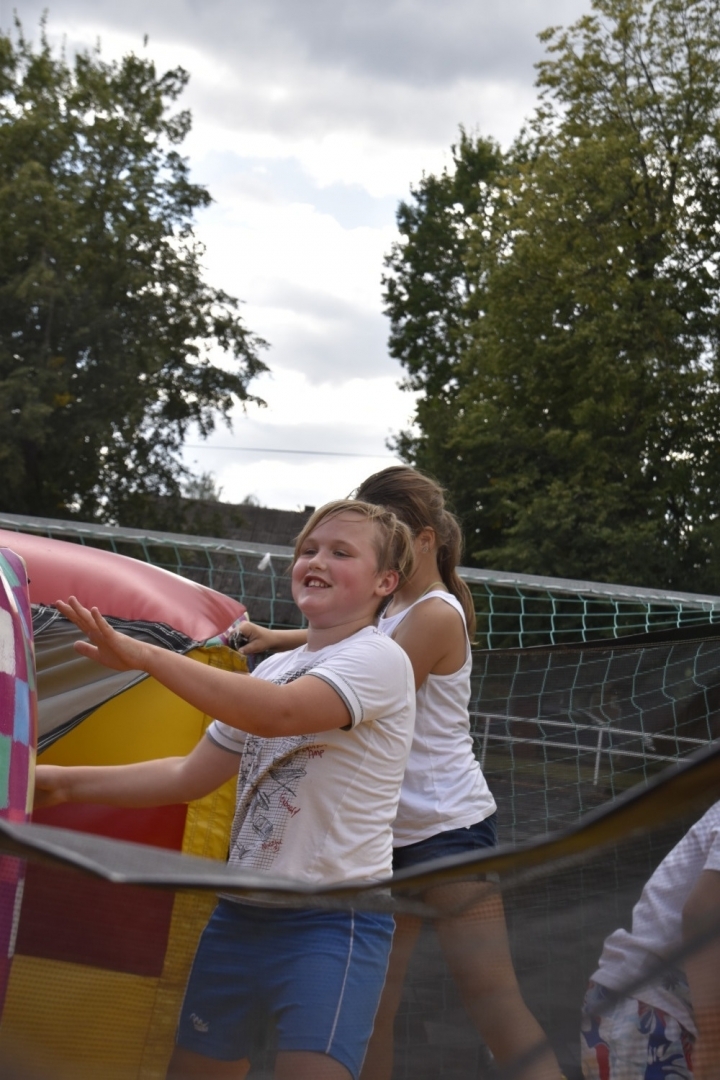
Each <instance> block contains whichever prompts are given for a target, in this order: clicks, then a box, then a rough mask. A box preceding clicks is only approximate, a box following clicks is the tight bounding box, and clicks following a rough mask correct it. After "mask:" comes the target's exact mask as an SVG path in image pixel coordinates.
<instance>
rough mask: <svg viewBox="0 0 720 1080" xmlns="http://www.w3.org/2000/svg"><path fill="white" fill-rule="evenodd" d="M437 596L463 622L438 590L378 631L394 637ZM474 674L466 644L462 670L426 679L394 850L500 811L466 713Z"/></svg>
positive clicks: (387, 619)
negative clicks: (410, 615)
mask: <svg viewBox="0 0 720 1080" xmlns="http://www.w3.org/2000/svg"><path fill="white" fill-rule="evenodd" d="M435 597H437V598H439V599H440V600H444V601H445V603H446V604H450V606H451V607H453V608H455V610H456V611H457V612H459V614H460V617H461V618H462V620H463V625H464V624H465V615H464V613H463V609H462V605H461V603H460V601H459V600H457V599H456V598H455V597H454V596H453V595H452V593H448V592H443V591H441V590H437V591H435V592H429V593H426V594H425V596H421V597H420V599H419V600H416V601H415V604H411V605H410V607H408V608H405V610H404V611H400V612H398V614H397V615H390V616H387V617H385V618H382V617H381V618H380V620H379V622H378V629H379V630H381V631H382V633H383V634H389V635H390V636H392V635H393V634H394V633H395V631H396V629H397V627H398V626H399V624H400V623H401V622H402V620H403V619H404V618H405V616H406V615H407V614H408V612H410V611H412V609H413V608H414V607H415V605H416V604H422V603H423V602H424V601H425V600H430V599H434V598H435ZM466 638H467V632H466ZM471 670H472V654H471V652H470V642H469V641H468V642H467V655H466V657H465V663H464V664H463V666H462V667H461V668H459V669H458V670H457V671H454V672H453V673H452V674H451V675H428V677H427V679H426V680H425V682H424V683H423V684H422V686H421V687H420V689H419V690H418V692H417V712H416V718H415V734H414V736H413V741H412V745H411V747H410V757H409V758H408V763H407V767H406V769H405V777H404V779H403V784H402V789H401V791H400V803H399V805H398V812H397V817H396V818H395V823H394V825H393V844H394V846H395V847H405V846H406V845H407V844H415V843H417V842H418V841H419V840H427V838H428V837H430V836H433V835H434V834H435V833H439V832H447V831H448V830H449V829H462V828H466V827H467V826H468V825H474V824H475V823H476V822H478V821H483V820H484V819H485V818H487V817H490V815H491V814H493V813H494V812H495V810H496V809H497V807H496V805H495V800H494V799H493V797H492V795H491V794H490V789H489V788H488V786H487V781H486V780H485V777H484V776H483V774H482V772H481V770H480V765H479V763H478V761H477V759H476V757H475V754H474V753H473V740H472V737H471V735H470V717H469V715H468V705H469V703H470V672H471Z"/></svg>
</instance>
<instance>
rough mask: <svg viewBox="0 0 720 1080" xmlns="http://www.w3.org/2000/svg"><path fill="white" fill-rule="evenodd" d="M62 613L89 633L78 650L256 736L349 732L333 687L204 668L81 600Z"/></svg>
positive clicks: (308, 679)
mask: <svg viewBox="0 0 720 1080" xmlns="http://www.w3.org/2000/svg"><path fill="white" fill-rule="evenodd" d="M57 607H58V609H59V610H60V611H61V612H62V614H63V615H65V616H66V617H67V618H68V619H71V620H72V621H73V622H74V623H75V624H76V625H77V626H79V628H80V629H81V630H82V631H83V632H84V633H85V634H87V636H88V638H89V639H90V640H89V641H78V642H76V644H75V648H76V650H77V651H78V652H79V653H81V654H82V655H83V656H87V657H89V658H90V659H91V660H96V661H97V662H98V663H101V664H104V665H105V666H106V667H111V668H115V669H116V670H118V671H127V670H138V671H146V672H147V673H148V674H149V675H152V676H153V678H155V679H157V681H158V682H160V683H162V684H163V686H167V688H168V689H169V690H172V691H173V693H175V694H177V695H178V697H181V698H184V700H185V701H188V702H189V703H190V704H191V705H194V706H195V707H196V708H197V709H200V710H201V711H202V712H204V713H206V714H207V715H208V716H214V717H216V718H217V719H218V720H222V721H223V722H224V723H226V724H229V725H230V726H231V727H236V728H240V729H241V730H242V731H248V732H250V733H251V734H253V735H262V736H265V737H274V736H279V735H309V734H312V733H314V732H318V731H330V730H332V729H333V728H340V727H345V726H346V725H347V724H348V722H349V720H350V716H349V714H348V710H347V706H346V705H345V703H344V702H343V700H342V698H341V697H340V695H339V694H338V693H337V692H336V691H335V690H333V688H332V687H331V686H329V685H328V684H327V683H325V682H323V681H322V680H321V679H317V678H315V677H314V676H313V675H305V676H303V677H301V678H299V679H296V680H295V681H294V682H290V683H287V684H286V685H284V686H277V685H276V684H275V683H271V682H266V681H264V680H263V679H253V678H250V677H248V676H246V675H239V674H237V673H236V672H233V671H223V670H221V669H219V668H214V667H210V666H207V665H205V664H198V663H197V661H195V660H193V659H191V658H190V657H189V656H181V655H180V654H179V653H174V652H170V651H169V650H167V649H161V648H159V647H158V646H157V645H149V644H147V643H146V642H143V641H136V640H135V639H133V638H130V637H128V636H127V635H126V634H119V633H118V632H117V631H116V630H113V628H112V627H111V626H110V624H109V623H108V622H107V621H106V620H105V619H103V617H102V615H101V614H100V612H99V611H98V610H97V608H93V609H92V611H88V609H87V608H85V607H83V606H82V604H80V603H79V601H78V600H76V599H75V597H71V598H70V601H69V602H68V603H67V604H65V603H63V602H62V601H58V603H57Z"/></svg>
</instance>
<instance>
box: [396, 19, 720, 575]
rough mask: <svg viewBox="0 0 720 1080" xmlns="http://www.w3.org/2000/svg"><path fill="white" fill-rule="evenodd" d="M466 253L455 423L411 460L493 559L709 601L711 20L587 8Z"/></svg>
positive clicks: (714, 274) (713, 283)
mask: <svg viewBox="0 0 720 1080" xmlns="http://www.w3.org/2000/svg"><path fill="white" fill-rule="evenodd" d="M544 39H545V41H546V43H547V46H548V53H547V57H546V59H545V60H544V61H543V62H542V63H541V64H540V66H539V79H538V85H539V88H540V101H539V105H538V108H537V110H536V113H535V115H534V117H533V118H532V120H531V123H530V125H529V126H528V128H527V130H526V131H524V132H523V133H522V134H521V136H520V137H519V138H518V140H517V141H516V143H515V144H514V146H513V147H512V149H511V151H510V153H509V154H508V155H507V156H506V162H505V170H504V175H503V176H502V177H501V178H500V179H499V181H498V191H497V194H496V196H495V199H494V208H495V209H494V215H493V219H492V222H491V223H490V227H489V228H488V224H487V221H484V220H482V221H476V222H475V223H474V227H473V229H472V234H471V235H470V236H469V237H468V241H467V250H466V254H465V256H464V261H465V265H466V267H467V268H468V272H470V273H473V274H475V287H476V292H477V291H480V292H481V293H482V298H481V300H480V301H478V302H477V308H478V314H477V316H476V317H470V318H469V320H468V323H467V325H466V327H465V339H466V340H467V339H468V337H469V338H470V339H471V343H470V344H467V345H466V346H464V347H463V349H462V351H461V354H460V355H459V356H458V357H457V359H456V361H455V363H454V365H453V377H454V379H455V381H456V383H457V387H458V389H457V392H456V394H455V396H454V410H455V419H454V421H453V423H452V425H448V426H447V427H446V429H445V430H444V431H439V430H436V429H435V430H431V429H429V428H425V427H422V430H421V435H420V438H419V439H418V440H417V442H416V443H415V444H414V445H413V444H408V449H409V454H410V456H411V459H412V460H414V461H416V462H417V463H418V464H420V465H425V466H426V467H431V468H433V469H434V471H435V472H436V473H437V474H438V475H439V477H440V479H444V480H445V481H446V482H447V483H449V485H450V487H451V491H452V493H453V495H454V497H455V501H456V504H457V507H458V509H459V511H460V512H461V514H462V515H463V517H464V520H465V522H466V525H467V527H468V536H469V540H470V547H471V551H472V554H473V557H474V558H475V560H476V561H477V562H480V563H482V564H484V565H489V566H496V567H498V566H499V567H503V568H505V569H515V570H518V571H525V572H530V573H545V574H553V575H558V576H567V577H587V578H594V579H606V580H620V581H631V582H633V583H635V584H644V585H659V586H667V587H675V588H683V587H684V588H688V589H697V590H700V591H703V592H707V591H712V590H715V591H720V565H719V560H718V546H719V545H720V526H719V525H718V522H719V520H720V517H719V513H720V505H719V495H720V454H719V453H718V451H719V449H720V446H719V445H718V435H717V433H718V430H719V428H718V421H719V420H720V407H719V406H720V392H719V391H720V387H719V385H718V374H719V373H718V325H719V324H718V315H719V307H718V269H719V261H720V260H719V256H720V250H719V242H720V238H719V233H718V227H717V224H716V223H717V221H718V220H719V219H720V213H719V211H720V205H719V199H720V186H719V181H718V178H719V177H720V64H719V63H718V60H719V59H720V10H719V9H718V6H717V4H716V3H714V2H709V0H654V2H649V0H594V3H593V5H592V13H591V14H590V15H588V16H586V17H585V18H583V19H581V20H580V21H579V22H578V23H576V24H575V25H574V26H573V27H571V28H570V29H569V30H568V31H560V30H551V31H548V32H547V33H546V34H545V35H544Z"/></svg>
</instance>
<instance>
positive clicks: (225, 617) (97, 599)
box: [0, 529, 245, 641]
mask: <svg viewBox="0 0 720 1080" xmlns="http://www.w3.org/2000/svg"><path fill="white" fill-rule="evenodd" d="M0 547H9V548H12V550H13V551H16V552H17V553H18V555H21V556H22V557H23V559H24V560H25V563H26V565H27V569H28V577H29V578H30V600H31V602H32V603H33V604H54V603H55V601H56V600H66V599H67V598H68V596H70V595H71V594H72V595H74V596H77V598H78V600H79V601H80V602H81V603H82V604H85V605H86V606H87V607H92V605H93V604H95V605H96V606H98V607H99V608H100V609H101V611H102V613H103V615H113V616H114V617H115V618H117V619H145V620H147V621H148V622H162V623H167V624H168V625H169V626H172V627H174V628H175V629H176V630H180V631H182V633H183V634H186V635H187V636H188V637H190V638H193V640H194V641H205V640H206V639H207V638H210V637H214V636H215V634H218V633H220V632H221V631H223V630H225V629H227V627H228V626H230V624H231V623H233V622H234V621H235V620H236V619H239V618H240V616H241V615H242V614H243V612H244V611H245V608H244V607H243V605H242V604H240V603H239V602H238V601H237V600H233V599H232V598H231V597H229V596H223V595H222V593H218V592H215V591H214V590H213V589H208V588H207V587H206V586H205V585H198V584H197V583H196V582H194V581H188V580H187V578H182V577H179V576H178V575H177V574H171V573H170V572H169V571H168V570H162V569H160V567H157V566H151V565H150V564H149V563H143V562H140V561H139V560H137V559H130V558H128V557H127V556H126V555H116V554H115V552H113V551H102V550H101V549H100V548H92V547H85V546H83V545H80V544H71V543H68V542H67V541H65V540H49V539H47V538H46V537H44V536H33V535H31V534H28V533H17V532H8V531H6V530H4V529H0Z"/></svg>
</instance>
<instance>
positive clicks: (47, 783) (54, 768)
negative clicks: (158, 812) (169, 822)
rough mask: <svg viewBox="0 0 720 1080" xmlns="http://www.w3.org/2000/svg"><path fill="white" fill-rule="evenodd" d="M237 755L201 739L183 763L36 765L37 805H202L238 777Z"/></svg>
mask: <svg viewBox="0 0 720 1080" xmlns="http://www.w3.org/2000/svg"><path fill="white" fill-rule="evenodd" d="M239 766H240V755H239V754H232V753H230V751H229V750H223V749H222V747H220V746H217V745H216V743H214V742H213V741H212V740H211V739H209V738H203V739H201V740H200V742H199V743H198V745H197V746H196V747H195V748H194V750H192V751H191V752H190V753H189V754H188V755H187V756H186V757H167V758H158V759H157V760H155V761H139V762H137V763H136V764H133V765H97V766H95V765H70V766H62V765H42V764H41V765H38V766H37V769H36V773H35V805H36V807H42V806H55V805H56V804H57V803H64V802H91V803H106V804H109V805H111V806H168V805H170V804H172V803H184V802H190V801H191V800H192V799H201V798H202V797H203V796H204V795H209V794H210V792H211V791H215V789H216V788H219V787H220V786H221V785H222V784H224V783H225V781H226V780H229V779H230V778H231V777H232V776H235V775H237V771H238V768H239Z"/></svg>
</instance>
